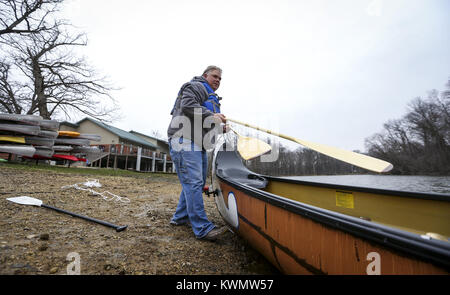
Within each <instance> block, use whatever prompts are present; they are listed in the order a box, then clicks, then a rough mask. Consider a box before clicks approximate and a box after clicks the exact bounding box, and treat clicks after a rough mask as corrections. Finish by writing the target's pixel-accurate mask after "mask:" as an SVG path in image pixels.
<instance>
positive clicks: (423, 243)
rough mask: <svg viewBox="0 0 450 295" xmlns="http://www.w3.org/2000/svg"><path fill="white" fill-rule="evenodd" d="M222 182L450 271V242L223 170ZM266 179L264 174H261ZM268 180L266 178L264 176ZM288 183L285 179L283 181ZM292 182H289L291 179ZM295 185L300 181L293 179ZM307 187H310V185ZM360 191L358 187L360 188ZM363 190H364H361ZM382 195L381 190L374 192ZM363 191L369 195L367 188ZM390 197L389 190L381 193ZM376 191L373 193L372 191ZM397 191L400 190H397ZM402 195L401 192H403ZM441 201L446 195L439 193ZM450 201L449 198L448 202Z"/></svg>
mask: <svg viewBox="0 0 450 295" xmlns="http://www.w3.org/2000/svg"><path fill="white" fill-rule="evenodd" d="M216 176H217V178H218V179H219V181H221V182H224V183H226V184H228V185H230V186H231V187H233V188H235V189H237V190H239V191H241V192H243V193H245V194H246V195H248V196H250V197H254V198H257V199H259V200H262V201H264V202H267V203H269V204H271V205H274V206H277V207H279V208H283V209H285V210H288V211H290V212H292V213H295V214H299V215H301V216H303V217H306V218H308V219H311V220H313V221H316V222H318V223H321V224H323V225H326V226H330V227H332V228H334V229H337V230H342V231H344V232H347V233H349V234H352V235H355V236H357V237H360V238H363V239H366V240H369V241H371V242H374V243H376V244H380V245H382V246H385V247H387V248H392V249H395V250H398V251H400V252H406V253H408V254H411V255H413V256H416V257H420V258H422V259H424V260H426V261H430V262H432V263H435V264H436V265H439V266H441V267H443V268H445V269H447V270H450V243H448V242H445V241H440V240H435V239H432V240H426V239H424V238H422V237H421V236H419V235H417V234H413V233H409V232H407V231H403V230H399V229H395V228H392V227H388V226H384V225H380V224H376V223H372V222H370V221H366V220H362V219H359V218H356V217H352V216H349V215H345V214H342V213H338V212H333V211H330V210H326V209H322V208H320V207H316V206H311V205H308V204H305V203H301V202H298V201H294V200H291V199H287V198H284V197H281V196H278V195H275V194H272V193H269V192H266V191H263V190H260V189H257V188H254V187H251V186H249V185H246V184H242V183H239V182H237V181H234V180H233V179H232V178H231V177H224V176H223V175H221V173H220V170H219V171H217V173H216ZM261 176H263V175H261ZM263 177H265V176H263ZM267 178H268V179H275V180H279V178H274V177H270V176H269V177H267ZM284 180H286V179H284ZM289 181H290V180H289ZM294 182H297V181H296V180H294ZM305 184H308V185H309V184H310V183H309V182H307V183H305ZM315 184H316V186H321V187H324V186H326V187H331V188H339V189H344V188H345V189H349V190H350V188H351V190H355V189H354V187H349V186H338V185H330V184H317V183H315ZM357 189H358V188H357ZM359 189H362V188H359ZM375 190H376V191H378V193H380V192H379V191H380V190H377V189H375ZM363 191H366V192H367V189H366V188H364V190H363ZM381 191H384V193H385V194H387V193H388V192H389V191H387V190H381ZM372 192H373V191H372ZM396 192H397V191H396ZM400 195H402V193H401V192H400ZM423 195H424V194H420V193H417V194H416V195H415V197H420V198H423V197H424V196H423ZM436 195H437V196H435V197H438V198H441V197H443V196H445V195H443V196H441V195H439V194H436ZM446 200H447V201H448V198H447V199H446Z"/></svg>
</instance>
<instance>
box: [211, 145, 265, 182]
mask: <svg viewBox="0 0 450 295" xmlns="http://www.w3.org/2000/svg"><path fill="white" fill-rule="evenodd" d="M216 165H217V174H218V175H219V176H221V177H223V178H226V179H229V180H232V181H234V182H238V183H241V184H245V185H248V186H251V187H254V188H257V189H263V188H265V187H266V186H267V183H268V181H267V179H265V178H264V177H262V176H261V175H259V174H255V173H254V172H252V171H250V170H249V169H247V167H245V166H244V164H243V163H242V159H241V158H240V157H239V155H238V154H237V153H236V152H235V151H220V152H219V153H218V154H217V158H216Z"/></svg>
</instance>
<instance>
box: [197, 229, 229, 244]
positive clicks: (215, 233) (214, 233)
mask: <svg viewBox="0 0 450 295" xmlns="http://www.w3.org/2000/svg"><path fill="white" fill-rule="evenodd" d="M227 229H228V228H227V227H226V226H222V227H221V228H214V229H212V230H210V231H209V232H208V233H207V234H206V236H204V237H202V238H200V240H206V241H215V240H216V239H217V237H219V236H220V235H222V234H224V233H225V232H226V231H227Z"/></svg>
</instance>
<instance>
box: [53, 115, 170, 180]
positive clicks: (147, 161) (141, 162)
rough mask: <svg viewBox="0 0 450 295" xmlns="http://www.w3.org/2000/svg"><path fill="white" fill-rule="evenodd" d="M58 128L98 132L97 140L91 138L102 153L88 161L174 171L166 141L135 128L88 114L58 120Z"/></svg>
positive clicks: (124, 167) (137, 168) (133, 167)
mask: <svg viewBox="0 0 450 295" xmlns="http://www.w3.org/2000/svg"><path fill="white" fill-rule="evenodd" d="M59 129H60V130H65V131H76V132H79V133H87V134H98V135H100V136H101V138H102V139H101V141H100V142H94V141H91V146H97V147H99V148H100V150H102V154H101V155H99V157H98V159H95V160H94V161H92V162H91V163H89V164H88V165H90V166H92V167H106V168H114V169H126V170H135V171H141V172H175V170H174V169H173V163H172V161H171V159H170V155H169V145H168V142H167V141H165V140H163V139H158V138H155V137H152V136H149V135H145V134H142V133H139V132H136V131H130V132H128V131H125V130H122V129H120V128H117V127H114V126H111V125H108V124H105V123H103V122H100V121H97V120H94V119H92V118H87V117H86V118H84V119H82V120H80V121H78V122H76V123H70V122H67V121H64V122H61V124H60V127H59Z"/></svg>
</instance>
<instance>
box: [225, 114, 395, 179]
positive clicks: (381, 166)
mask: <svg viewBox="0 0 450 295" xmlns="http://www.w3.org/2000/svg"><path fill="white" fill-rule="evenodd" d="M227 120H228V121H231V122H234V123H237V124H240V125H244V126H246V127H250V128H253V129H256V130H260V131H263V132H266V133H269V134H273V135H275V136H278V137H281V138H284V139H287V140H291V141H293V142H296V143H299V144H301V145H303V146H305V147H307V148H310V149H312V150H314V151H316V152H319V153H321V154H324V155H327V156H330V157H332V158H335V159H338V160H341V161H343V162H346V163H349V164H352V165H355V166H358V167H361V168H364V169H367V170H370V171H374V172H388V171H390V170H391V169H392V168H393V167H394V166H392V164H391V163H389V162H386V161H383V160H380V159H376V158H373V157H370V156H366V155H363V154H358V153H355V152H350V151H346V150H342V149H339V148H335V147H331V146H327V145H324V144H319V143H314V142H309V141H306V140H301V139H297V138H294V137H292V136H288V135H284V134H280V133H277V132H273V131H271V130H268V129H264V128H261V127H258V126H254V125H250V124H247V123H244V122H240V121H238V120H234V119H230V118H227Z"/></svg>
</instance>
